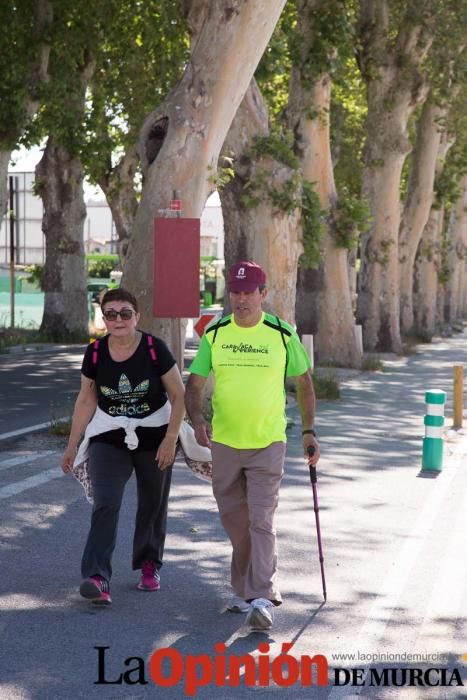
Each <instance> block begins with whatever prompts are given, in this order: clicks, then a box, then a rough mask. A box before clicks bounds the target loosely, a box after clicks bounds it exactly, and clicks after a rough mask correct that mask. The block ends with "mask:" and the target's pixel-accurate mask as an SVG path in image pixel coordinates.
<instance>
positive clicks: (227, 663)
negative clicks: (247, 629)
mask: <svg viewBox="0 0 467 700" xmlns="http://www.w3.org/2000/svg"><path fill="white" fill-rule="evenodd" d="M292 647H293V644H292V643H290V642H285V643H283V644H282V653H281V654H280V655H279V656H275V657H274V658H272V659H271V657H270V656H269V650H270V647H269V644H267V643H266V642H263V643H261V644H259V645H258V650H257V651H258V653H254V654H244V655H242V656H235V655H229V656H227V655H226V651H227V646H226V645H225V644H224V643H223V642H219V643H218V644H215V646H214V655H209V654H199V655H197V656H193V655H191V654H188V655H186V656H183V654H181V653H180V652H179V651H178V650H177V649H174V648H171V647H168V648H162V649H156V650H155V651H154V652H153V653H152V654H151V655H150V657H149V660H148V661H147V662H145V660H144V659H143V658H142V657H140V656H130V657H128V658H127V659H125V660H124V662H123V664H124V666H125V667H126V670H123V671H122V672H121V673H120V674H119V675H118V676H116V677H115V676H114V677H112V678H111V677H109V676H108V674H107V670H106V652H107V650H109V649H110V647H108V646H95V647H94V649H97V674H98V678H97V681H94V684H95V685H123V684H125V685H137V684H139V685H147V684H148V683H149V681H148V677H149V678H150V679H151V681H152V682H153V683H154V684H155V685H157V686H159V687H160V688H173V687H175V686H178V685H180V686H183V690H184V694H185V696H188V697H193V696H195V695H196V694H197V692H198V689H199V688H201V687H204V686H208V685H213V686H215V687H217V688H226V687H229V688H236V687H238V686H240V685H241V684H243V685H245V686H246V687H268V686H270V685H271V684H273V685H274V684H275V685H278V686H281V687H290V686H293V685H300V686H301V687H311V686H313V685H315V686H321V687H323V686H329V685H334V686H345V685H348V686H363V685H366V686H373V687H374V686H377V687H391V686H394V687H402V686H412V687H413V686H417V687H436V686H440V687H450V686H463V685H464V684H463V682H462V678H461V675H460V673H459V670H458V669H457V668H455V667H454V668H435V667H429V668H424V669H422V668H393V667H390V668H373V667H369V668H332V669H330V668H329V663H328V660H327V658H326V656H324V655H323V654H314V655H313V656H309V655H308V654H304V655H302V656H300V657H299V658H295V656H292V655H291V654H289V651H290V650H291V648H292ZM330 671H331V673H330Z"/></svg>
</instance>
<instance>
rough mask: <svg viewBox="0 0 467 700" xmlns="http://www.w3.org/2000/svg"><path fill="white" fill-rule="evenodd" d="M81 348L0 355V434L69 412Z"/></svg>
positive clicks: (75, 391)
mask: <svg viewBox="0 0 467 700" xmlns="http://www.w3.org/2000/svg"><path fill="white" fill-rule="evenodd" d="M84 349H85V347H84V346H68V347H66V348H63V349H56V350H53V351H48V352H44V351H39V352H32V351H31V352H29V353H27V352H25V353H12V354H5V355H0V406H1V411H0V436H1V435H2V434H4V433H8V432H11V431H15V430H20V429H23V428H27V427H30V426H33V425H38V424H41V423H47V422H48V421H51V420H53V419H55V418H58V417H60V416H63V415H70V413H71V411H72V409H73V404H74V400H75V398H76V394H77V392H78V391H79V385H80V367H81V361H82V357H83V353H84Z"/></svg>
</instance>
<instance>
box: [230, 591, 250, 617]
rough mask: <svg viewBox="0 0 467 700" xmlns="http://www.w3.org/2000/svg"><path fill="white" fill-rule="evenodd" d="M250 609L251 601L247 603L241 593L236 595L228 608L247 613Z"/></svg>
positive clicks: (231, 610) (235, 611)
mask: <svg viewBox="0 0 467 700" xmlns="http://www.w3.org/2000/svg"><path fill="white" fill-rule="evenodd" d="M249 609H250V603H247V602H246V600H244V599H243V598H240V596H239V595H234V596H233V597H232V600H231V601H230V603H229V604H228V606H227V610H229V611H230V612H233V613H246V612H248V611H249Z"/></svg>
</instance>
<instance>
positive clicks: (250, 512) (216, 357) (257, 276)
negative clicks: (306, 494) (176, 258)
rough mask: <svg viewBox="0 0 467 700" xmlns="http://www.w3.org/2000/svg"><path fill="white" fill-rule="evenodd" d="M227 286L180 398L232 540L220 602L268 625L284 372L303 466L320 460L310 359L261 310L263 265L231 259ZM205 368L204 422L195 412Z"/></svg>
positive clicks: (283, 326)
mask: <svg viewBox="0 0 467 700" xmlns="http://www.w3.org/2000/svg"><path fill="white" fill-rule="evenodd" d="M228 290H229V295H230V305H231V308H232V312H233V313H232V314H230V315H229V316H225V317H224V318H222V319H221V320H220V321H217V322H214V323H212V324H211V325H210V326H208V328H207V329H206V332H205V333H204V335H203V337H202V339H201V343H200V346H199V350H198V353H197V355H196V357H195V359H194V360H193V363H192V364H191V367H190V373H191V375H190V378H189V380H188V384H187V388H186V406H187V411H188V414H189V415H190V417H191V420H192V422H193V426H194V429H195V435H196V439H197V441H198V443H199V444H200V445H205V446H208V447H210V448H211V452H212V460H213V480H212V483H213V492H214V496H215V498H216V501H217V505H218V507H219V513H220V517H221V522H222V524H223V526H224V529H225V531H226V532H227V534H228V536H229V538H230V541H231V543H232V549H233V551H232V564H231V583H232V588H233V591H234V599H233V601H232V603H231V605H230V606H229V610H232V611H234V612H247V613H248V615H247V624H249V625H250V626H251V627H253V628H256V629H269V628H270V627H271V626H272V623H273V619H274V612H273V611H274V606H277V605H280V604H281V602H282V599H281V595H280V592H279V590H278V588H277V586H276V571H277V551H276V536H275V530H274V522H273V521H274V512H275V510H276V508H277V504H278V500H279V487H280V482H281V479H282V474H283V468H284V460H285V443H286V437H285V428H286V416H285V401H286V396H285V379H286V378H287V377H294V378H295V380H296V384H297V400H298V405H299V408H300V413H301V417H302V424H303V431H302V433H303V451H304V455H305V457H306V458H307V460H308V459H310V462H311V464H316V463H317V461H318V459H319V444H318V441H317V440H316V435H315V432H314V430H313V422H314V416H315V403H316V402H315V394H314V390H313V382H312V378H311V371H310V370H311V363H310V359H309V357H308V355H307V353H306V351H305V348H304V347H303V345H302V344H301V342H300V340H299V338H298V335H297V333H296V332H295V330H294V329H293V328H292V326H290V325H289V324H288V323H286V322H285V321H282V320H281V319H279V318H278V317H277V316H273V315H271V314H268V313H265V312H264V311H263V310H262V303H263V301H264V299H265V298H266V295H267V288H266V275H265V273H264V270H263V269H262V268H261V267H260V266H259V265H257V264H256V263H253V262H249V261H243V262H240V263H237V264H236V265H234V266H233V267H232V268H231V270H230V271H229V275H228ZM211 371H212V372H213V375H214V393H213V396H212V406H213V420H212V428H211V426H210V425H208V424H207V423H206V422H205V420H204V418H203V414H202V393H203V388H204V385H205V383H206V380H207V378H208V376H209V374H210V372H211ZM309 447H313V448H314V454H313V456H312V457H311V458H309V456H308V448H309Z"/></svg>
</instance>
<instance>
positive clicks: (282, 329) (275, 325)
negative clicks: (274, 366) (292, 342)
mask: <svg viewBox="0 0 467 700" xmlns="http://www.w3.org/2000/svg"><path fill="white" fill-rule="evenodd" d="M275 319H276V323H272V322H271V321H268V319H267V318H265V319H264V321H263V323H264V325H265V326H269V328H274V330H275V331H279V333H280V334H281V340H282V345H283V346H284V349H285V367H284V386H285V380H286V378H287V365H288V363H289V353H288V350H287V341H286V337H289V338H290V336H291V335H292V333H291V332H290V331H289V330H288V328H285V326H283V325H282V323H281V320H280V318H279V316H276V317H275Z"/></svg>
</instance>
